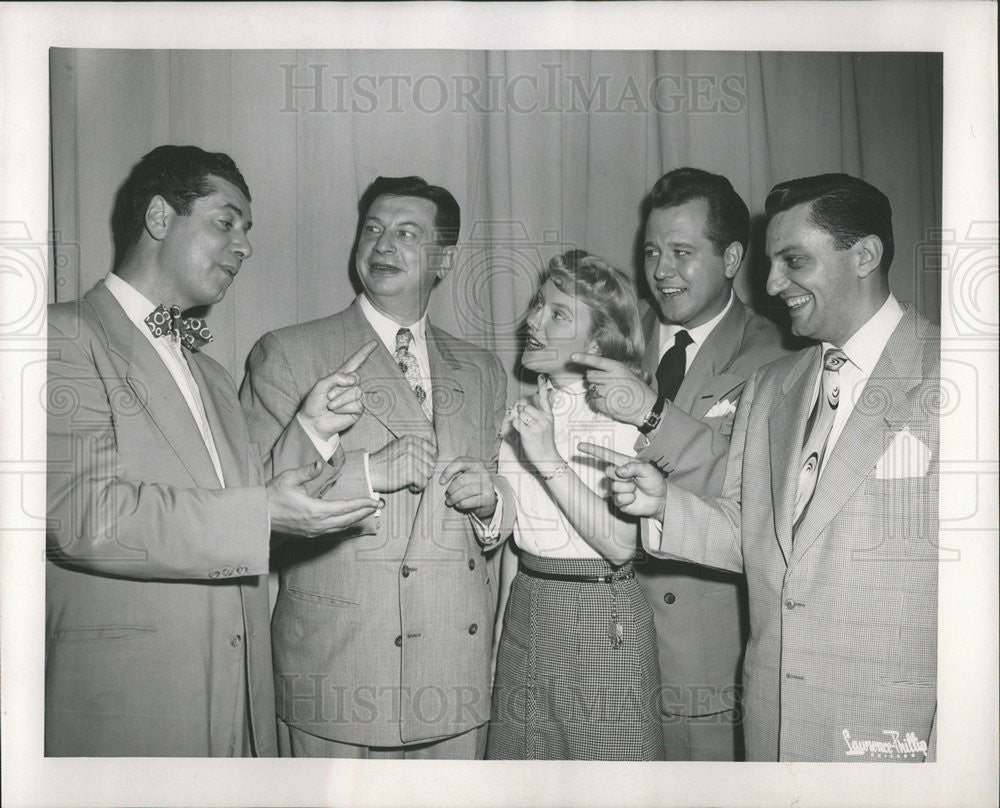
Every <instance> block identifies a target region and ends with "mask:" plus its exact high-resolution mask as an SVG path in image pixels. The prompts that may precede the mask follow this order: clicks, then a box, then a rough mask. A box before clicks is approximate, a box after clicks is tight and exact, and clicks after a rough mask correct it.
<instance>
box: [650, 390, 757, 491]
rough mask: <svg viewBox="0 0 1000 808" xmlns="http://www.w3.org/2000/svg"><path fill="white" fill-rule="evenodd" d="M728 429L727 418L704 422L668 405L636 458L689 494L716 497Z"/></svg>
mask: <svg viewBox="0 0 1000 808" xmlns="http://www.w3.org/2000/svg"><path fill="white" fill-rule="evenodd" d="M737 392H738V391H737ZM732 395H733V394H730V396H732ZM731 426H732V421H731V419H730V418H713V419H712V422H711V423H708V422H706V421H700V420H698V419H697V418H693V417H691V416H690V415H688V414H687V413H686V412H684V411H683V410H682V409H680V408H679V407H676V406H674V405H673V404H672V403H668V404H667V409H666V412H665V413H664V415H663V420H662V421H661V422H660V425H659V426H658V427H657V428H656V431H655V432H654V433H653V434H652V435H651V436H650V437H649V442H648V444H647V445H646V446H645V447H642V448H640V449H639V451H638V457H639V459H640V460H646V461H648V462H650V463H652V464H653V465H655V466H656V467H657V468H659V469H660V471H662V472H664V473H665V474H667V475H669V476H670V479H671V480H673V481H674V482H677V483H680V484H681V485H683V486H684V487H685V488H688V489H689V490H691V491H698V492H701V493H705V494H718V493H720V492H721V491H722V485H723V482H724V480H725V474H726V456H727V453H728V451H729V437H728V435H727V427H731ZM640 441H642V438H640Z"/></svg>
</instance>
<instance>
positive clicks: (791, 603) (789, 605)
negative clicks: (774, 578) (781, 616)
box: [785, 598, 795, 609]
mask: <svg viewBox="0 0 1000 808" xmlns="http://www.w3.org/2000/svg"><path fill="white" fill-rule="evenodd" d="M785 608H786V609H794V608H795V601H794V600H792V599H791V598H789V599H788V600H786V601H785Z"/></svg>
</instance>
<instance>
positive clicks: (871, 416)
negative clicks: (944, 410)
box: [793, 310, 922, 560]
mask: <svg viewBox="0 0 1000 808" xmlns="http://www.w3.org/2000/svg"><path fill="white" fill-rule="evenodd" d="M914 322H915V315H914V314H913V312H912V310H911V311H908V312H907V314H906V315H905V316H904V318H903V320H902V321H901V322H900V324H899V326H897V328H896V330H895V331H894V332H893V335H892V336H891V337H890V338H889V342H888V343H886V347H885V350H884V351H882V355H881V356H880V357H879V360H878V362H877V363H876V364H875V368H874V370H873V371H872V375H871V376H870V377H869V379H868V382H867V383H866V384H865V387H864V390H862V391H861V395H860V397H859V398H858V402H857V404H855V406H854V410H853V411H852V412H851V415H850V417H849V418H848V419H847V423H846V424H845V425H844V430H843V432H842V433H841V435H840V437H839V438H838V440H837V443H836V444H835V445H834V447H833V451H832V452H831V453H830V456H829V458H828V459H827V460H826V461H825V462H824V464H823V469H822V472H821V474H820V478H819V482H818V483H817V485H816V491H815V493H814V494H813V497H812V500H811V501H810V503H809V506H808V509H807V510H806V514H805V517H804V518H803V520H802V524H800V525H799V530H798V532H797V533H796V536H795V549H794V553H793V560H795V559H798V558H799V557H801V555H802V554H803V553H805V552H806V551H807V550H808V549H809V547H810V546H811V545H812V544H813V543H814V542H815V541H816V539H817V538H818V537H819V536H820V534H821V533H822V532H823V530H824V529H825V528H826V526H827V525H828V524H829V523H830V521H831V520H832V519H833V518H834V517H835V516H836V515H837V514H838V513H839V512H840V510H841V509H842V508H843V507H844V505H845V504H846V503H847V501H848V500H849V499H850V498H851V497H852V496H853V495H854V493H855V492H856V491H857V490H858V488H859V487H860V486H861V484H862V483H863V482H864V480H865V479H866V478H867V477H868V475H869V474H871V472H872V469H873V468H874V467H875V463H876V462H877V461H878V459H879V457H881V456H882V453H883V452H884V451H885V450H886V447H887V446H888V445H889V443H890V442H891V441H892V439H893V438H894V437H895V434H896V433H897V432H899V430H900V429H902V428H903V427H904V426H905V425H906V424H908V423H909V422H910V419H911V418H912V415H913V406H912V404H911V402H910V400H909V397H908V394H909V392H910V390H912V389H913V388H914V387H916V386H918V385H919V384H920V383H921V381H922V370H921V363H920V351H919V347H920V346H919V343H918V342H917V341H916V340H914V339H913V330H914Z"/></svg>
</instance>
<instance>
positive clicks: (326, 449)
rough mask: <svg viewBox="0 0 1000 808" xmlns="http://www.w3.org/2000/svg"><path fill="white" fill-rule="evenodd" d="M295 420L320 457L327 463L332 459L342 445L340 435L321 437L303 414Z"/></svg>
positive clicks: (297, 414) (296, 415)
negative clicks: (327, 437) (328, 438)
mask: <svg viewBox="0 0 1000 808" xmlns="http://www.w3.org/2000/svg"><path fill="white" fill-rule="evenodd" d="M295 418H296V419H297V420H298V422H299V426H300V427H302V431H303V432H305V433H306V435H307V436H308V437H309V440H311V441H312V445H313V446H315V447H316V451H317V452H319V456H320V457H322V458H323V462H324V463H325V462H326V461H327V460H329V459H330V458H331V457H333V453H334V452H336V451H337V447H338V446H339V445H340V435H339V434H335V435H334V436H333V437H332V438H330V440H327V439H326V438H324V437H322V436H321V435H319V434H318V433H317V432H316V430H314V429H313V428H312V427H311V426H309V424H308V423H307V422H306V419H305V418H303V417H302V414H301V413H295ZM370 487H371V486H369V488H370Z"/></svg>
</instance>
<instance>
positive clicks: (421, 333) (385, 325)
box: [358, 294, 427, 358]
mask: <svg viewBox="0 0 1000 808" xmlns="http://www.w3.org/2000/svg"><path fill="white" fill-rule="evenodd" d="M358 302H359V304H360V306H361V312H362V314H364V315H365V319H366V320H367V321H368V323H369V324H370V325H371V327H372V330H373V331H374V332H375V333H376V335H377V336H378V338H379V339H380V340H382V344H383V345H385V347H386V350H388V351H389V353H390V354H394V353H396V332H398V331H399V329H400V328H409V329H410V333H411V334H413V342H412V343H411V344H412V345H413V349H414V350H412V353H415V354H416V353H417V352H418V351H419V352H420V353H423V354H424V355H426V353H427V347H426V346H427V313H426V312H425V313H424V316H423V317H421V318H420V319H419V320H417V321H416V322H415V323H413V324H412V325H409V326H403V325H400V324H399V323H397V322H396V321H395V320H393V319H392V318H391V317H389V316H387V315H385V314H383V313H382V312H380V311H379V310H378V309H376V308H375V306H374V305H373V304H372V302H371V301H370V300H369V299H368V297H367V296H366V295H365V294H360V295H358ZM418 358H419V356H418Z"/></svg>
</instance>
